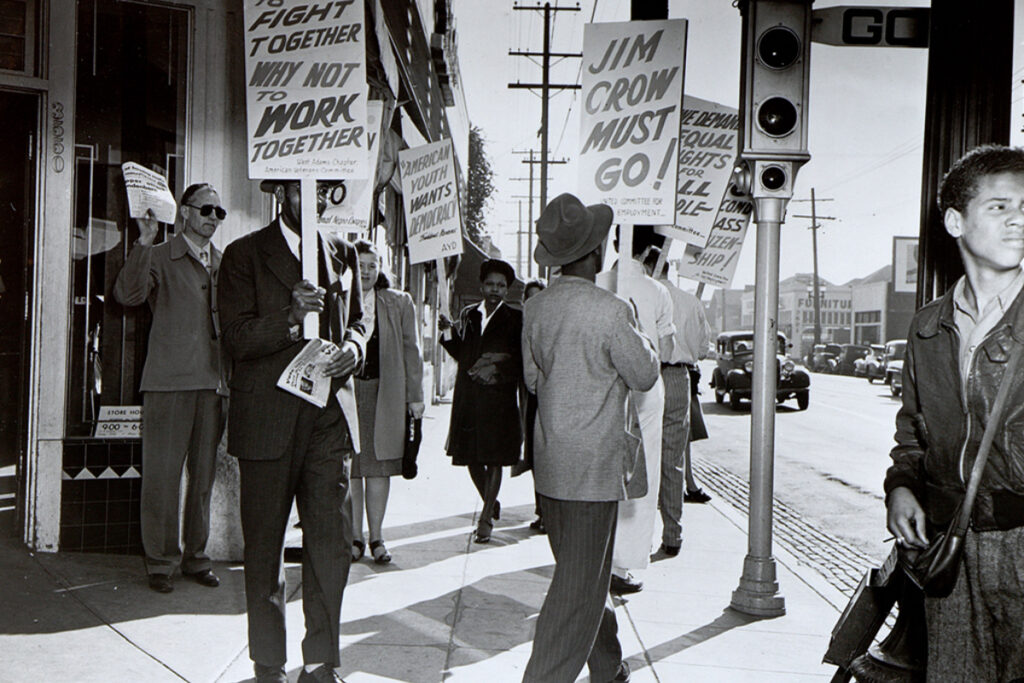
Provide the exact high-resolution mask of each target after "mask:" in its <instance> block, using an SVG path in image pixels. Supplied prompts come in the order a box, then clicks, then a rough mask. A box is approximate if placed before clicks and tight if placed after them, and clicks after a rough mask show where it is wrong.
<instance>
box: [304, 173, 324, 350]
mask: <svg viewBox="0 0 1024 683" xmlns="http://www.w3.org/2000/svg"><path fill="white" fill-rule="evenodd" d="M299 188H300V189H299V193H300V195H299V196H300V197H301V198H302V246H301V252H300V253H301V254H302V259H301V260H302V279H304V280H308V281H310V282H312V283H313V284H315V285H319V286H324V285H323V283H320V282H318V281H317V280H318V277H317V260H316V250H317V237H316V233H317V225H316V224H317V218H316V179H315V178H303V179H302V180H301V181H299ZM325 303H326V299H325ZM302 336H303V337H304V338H305V339H316V338H317V337H319V336H320V317H319V316H318V315H317V314H316V313H312V312H310V313H307V314H306V317H305V318H304V319H303V321H302Z"/></svg>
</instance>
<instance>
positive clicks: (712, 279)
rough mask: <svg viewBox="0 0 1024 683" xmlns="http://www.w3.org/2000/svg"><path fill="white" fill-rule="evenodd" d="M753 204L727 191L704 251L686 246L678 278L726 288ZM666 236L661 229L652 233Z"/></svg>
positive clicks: (680, 261) (738, 256)
mask: <svg viewBox="0 0 1024 683" xmlns="http://www.w3.org/2000/svg"><path fill="white" fill-rule="evenodd" d="M753 210H754V204H753V202H751V201H750V200H749V199H748V198H746V197H737V196H735V195H734V194H732V192H731V191H729V190H728V189H727V190H726V192H725V195H724V196H723V197H722V201H721V203H720V204H719V205H718V214H717V215H716V216H715V224H714V225H713V226H712V228H711V236H710V237H709V238H708V241H707V243H706V244H705V245H704V247H703V248H701V247H699V246H697V245H695V244H687V245H686V252H685V253H684V254H683V258H682V259H680V260H679V263H678V267H677V270H678V271H679V275H680V276H681V277H685V278H689V279H691V280H696V281H697V282H703V283H705V284H709V285H713V286H715V287H728V286H729V284H730V283H731V282H732V277H733V275H734V274H735V273H736V263H737V261H739V258H740V250H741V249H743V238H744V237H745V236H746V234H747V226H748V225H749V224H750V216H751V214H752V213H753ZM655 230H656V231H657V232H659V233H661V234H666V231H663V229H662V227H660V226H659V227H658V228H656V229H655Z"/></svg>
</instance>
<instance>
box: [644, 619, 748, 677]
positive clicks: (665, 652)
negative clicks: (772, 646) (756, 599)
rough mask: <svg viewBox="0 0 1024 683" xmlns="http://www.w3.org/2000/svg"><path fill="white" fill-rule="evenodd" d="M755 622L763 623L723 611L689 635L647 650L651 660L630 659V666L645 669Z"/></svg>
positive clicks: (686, 634)
mask: <svg viewBox="0 0 1024 683" xmlns="http://www.w3.org/2000/svg"><path fill="white" fill-rule="evenodd" d="M755 621H761V618H760V617H754V616H750V615H748V614H743V613H741V612H737V611H736V610H734V609H732V608H729V607H727V608H725V609H724V610H722V614H721V616H719V617H718V618H716V619H715V620H714V621H712V622H710V623H707V624H704V625H703V626H699V627H697V628H695V629H693V630H692V631H690V632H689V633H684V634H683V635H681V636H678V637H676V638H673V639H672V640H667V641H665V642H664V643H659V644H658V645H655V646H653V647H649V648H647V656H648V657H649V658H650V659H649V663H648V661H643V660H642V659H641V658H639V657H630V665H631V666H632V665H633V663H634V662H636V664H637V665H636V666H634V667H633V669H634V670H636V669H638V668H644V667H646V666H649V665H650V664H654V663H655V662H660V661H662V660H664V659H667V658H669V657H671V656H672V655H674V654H678V653H680V652H683V651H684V650H688V649H689V648H691V647H693V646H695V645H700V644H701V643H703V642H705V641H708V640H711V639H712V638H717V637H718V636H721V635H724V634H725V633H727V632H728V631H731V630H732V629H734V628H738V627H741V626H746V625H747V624H752V623H754V622H755Z"/></svg>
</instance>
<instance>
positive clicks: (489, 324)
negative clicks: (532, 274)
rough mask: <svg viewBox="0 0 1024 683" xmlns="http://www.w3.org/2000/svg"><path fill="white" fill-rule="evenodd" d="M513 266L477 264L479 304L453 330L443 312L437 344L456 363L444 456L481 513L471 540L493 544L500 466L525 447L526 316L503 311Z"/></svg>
mask: <svg viewBox="0 0 1024 683" xmlns="http://www.w3.org/2000/svg"><path fill="white" fill-rule="evenodd" d="M514 281H515V271H514V270H513V269H512V266H511V265H509V264H508V263H506V262H505V261H502V260H499V259H489V260H487V261H484V262H483V263H482V264H481V265H480V292H481V293H482V294H483V296H484V300H483V301H482V302H481V303H480V304H474V305H472V306H467V307H466V308H464V309H463V310H462V313H461V314H460V315H459V323H458V325H456V326H452V324H451V322H450V321H449V320H448V319H447V318H446V317H445V316H444V315H443V314H442V315H441V316H440V318H439V326H440V327H441V329H442V330H443V334H442V337H441V345H442V346H443V347H444V348H445V350H446V351H448V353H449V354H450V355H451V356H452V358H454V359H455V360H456V361H457V362H458V366H459V367H458V374H457V375H456V378H455V396H454V399H453V401H452V418H451V425H450V426H449V429H448V455H450V456H451V458H452V464H453V465H462V466H467V467H469V474H470V476H471V477H472V479H473V484H474V485H475V486H476V488H477V491H479V492H480V497H481V498H482V499H483V509H482V510H481V512H480V519H479V521H478V523H477V529H476V535H475V537H474V540H475V541H476V542H477V543H487V542H488V541H489V540H491V529H492V528H493V523H492V521H491V520H492V518H493V519H498V517H499V514H500V506H499V504H498V489H499V488H500V487H501V468H502V466H504V465H509V466H511V465H514V464H515V463H516V461H517V460H518V459H519V449H520V447H521V445H522V440H523V435H522V424H521V418H520V414H519V385H520V383H521V382H522V376H523V358H522V348H521V340H520V335H521V334H522V328H523V314H522V313H521V312H520V311H517V310H516V309H514V308H510V307H509V306H507V305H505V303H504V301H505V296H506V295H507V293H508V288H509V285H511V284H512V283H513V282H514Z"/></svg>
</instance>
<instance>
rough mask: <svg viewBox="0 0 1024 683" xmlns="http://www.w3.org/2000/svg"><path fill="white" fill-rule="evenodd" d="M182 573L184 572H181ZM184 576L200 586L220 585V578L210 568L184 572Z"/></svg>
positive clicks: (213, 586)
mask: <svg viewBox="0 0 1024 683" xmlns="http://www.w3.org/2000/svg"><path fill="white" fill-rule="evenodd" d="M183 573H184V572H183ZM185 576H187V577H188V578H190V579H192V580H193V581H195V582H196V583H198V584H199V585H200V586H206V587H207V588H216V587H217V586H219V585H220V579H218V578H217V575H216V574H214V573H213V571H212V570H210V569H201V570H200V571H197V572H188V573H185Z"/></svg>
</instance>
